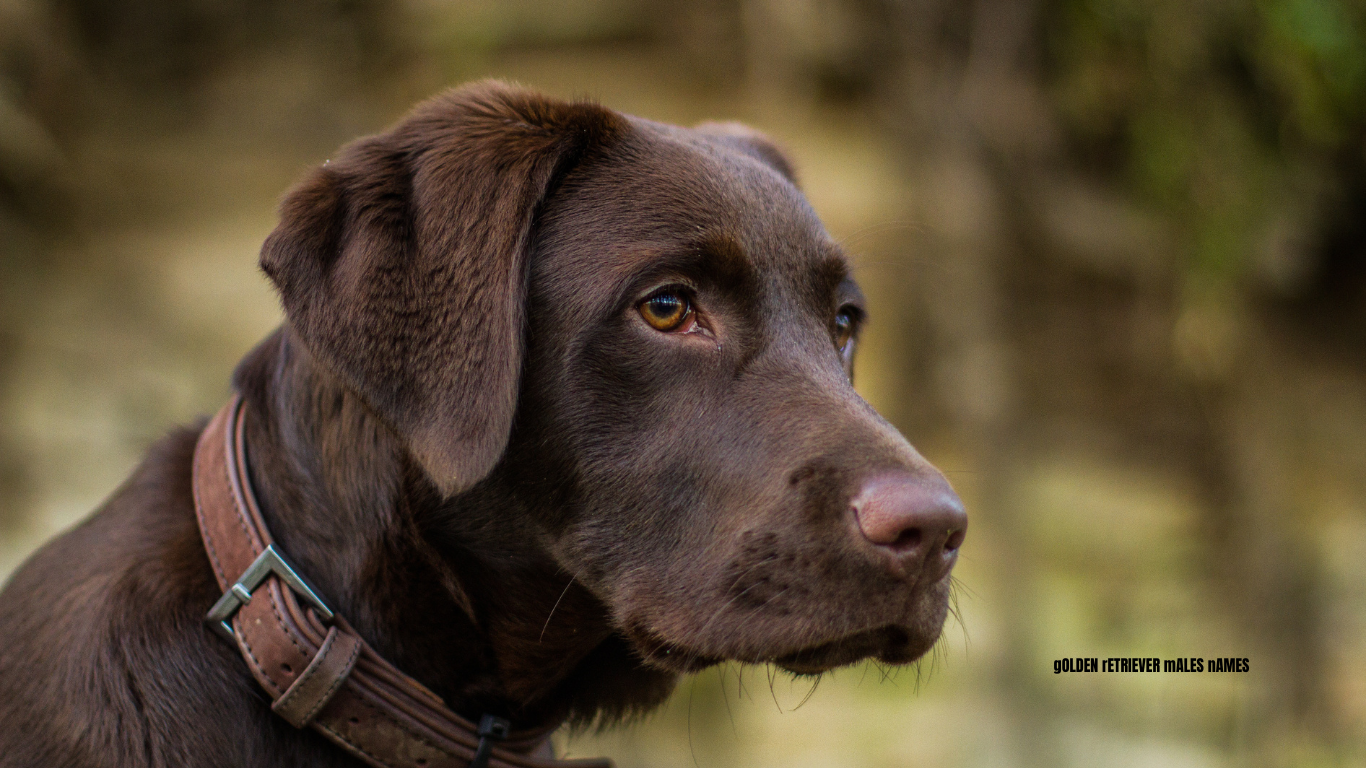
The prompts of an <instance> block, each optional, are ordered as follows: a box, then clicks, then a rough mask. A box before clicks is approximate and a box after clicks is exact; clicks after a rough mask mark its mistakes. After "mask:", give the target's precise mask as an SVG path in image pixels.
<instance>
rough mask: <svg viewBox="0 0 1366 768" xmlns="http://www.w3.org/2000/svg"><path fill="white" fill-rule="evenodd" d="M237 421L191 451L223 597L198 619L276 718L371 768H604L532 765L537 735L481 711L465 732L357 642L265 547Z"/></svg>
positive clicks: (431, 697)
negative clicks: (235, 655)
mask: <svg viewBox="0 0 1366 768" xmlns="http://www.w3.org/2000/svg"><path fill="white" fill-rule="evenodd" d="M244 413H245V405H244V403H243V401H242V398H241V396H239V395H234V396H233V398H232V400H230V401H229V402H228V404H227V405H225V406H224V407H223V410H221V411H219V412H218V415H217V416H215V417H214V418H213V420H212V421H210V422H209V425H208V427H206V428H205V430H204V432H203V434H202V435H200V437H199V444H198V445H197V446H196V447H195V453H194V507H195V515H196V517H197V518H198V520H199V532H200V534H201V535H202V536H203V538H204V548H205V549H206V550H207V551H208V554H209V561H210V563H212V564H213V572H214V576H216V577H217V578H218V586H219V587H220V588H221V589H222V590H223V596H222V597H221V598H219V599H218V602H217V603H215V604H214V606H213V608H212V609H211V610H210V611H209V614H208V616H207V617H206V620H207V621H208V622H209V625H210V627H211V628H212V629H213V630H214V631H216V632H217V633H218V634H220V635H222V636H223V637H224V638H226V639H228V640H230V641H231V642H233V643H234V644H235V645H236V646H237V647H238V649H239V650H240V651H241V653H242V656H243V658H244V659H245V660H246V662H247V665H248V666H249V667H250V668H251V672H252V675H253V676H254V677H255V678H256V681H257V682H258V683H260V685H261V687H262V688H264V689H265V691H266V693H268V694H269V695H270V698H271V699H272V701H273V703H272V704H271V709H272V710H274V711H275V713H276V714H278V715H280V716H281V717H283V718H284V719H286V720H288V721H289V722H290V724H292V725H293V726H294V727H295V728H305V727H308V728H312V729H314V730H316V731H318V732H319V733H321V734H322V735H323V736H326V737H327V738H328V739H330V740H332V741H333V742H335V743H336V744H338V745H339V746H341V747H342V748H344V749H346V750H347V751H348V752H350V753H351V754H353V755H355V756H356V757H358V758H360V759H361V760H363V761H365V762H366V763H368V764H370V765H372V766H375V767H376V768H470V767H471V766H477V768H484V767H485V766H488V768H612V763H611V761H610V760H551V759H543V758H538V757H531V756H530V755H529V754H527V753H529V752H531V751H533V750H538V748H539V751H540V752H542V753H545V754H548V753H549V750H548V748H547V745H548V742H547V736H548V732H547V731H545V730H539V731H536V732H530V733H515V732H513V733H510V732H509V730H510V727H509V724H508V723H507V721H505V720H500V719H498V718H495V717H492V716H488V715H486V716H485V717H484V721H483V722H482V723H480V725H479V727H476V726H475V725H474V724H473V723H471V722H470V721H468V720H466V719H464V718H463V717H461V716H460V715H457V714H456V713H454V712H452V711H451V710H450V709H448V708H447V707H446V705H445V704H444V703H443V702H442V700H441V699H440V698H439V697H438V696H437V695H436V694H434V693H432V692H431V691H429V690H427V689H426V688H425V687H423V686H422V684H421V683H418V682H417V681H416V680H414V679H412V678H411V677H408V676H407V675H405V674H403V673H402V672H400V671H399V670H398V669H397V668H395V667H394V666H393V665H392V664H390V663H389V662H387V661H385V660H384V658H382V657H381V656H380V655H379V654H378V653H376V652H375V650H374V649H373V648H371V647H370V646H369V645H368V644H366V642H365V640H363V639H362V638H361V637H360V635H359V634H357V632H356V631H355V629H353V628H352V627H351V625H350V624H348V623H347V622H346V619H344V618H342V617H341V616H339V615H337V614H336V613H334V612H333V611H332V609H331V608H329V607H328V606H327V602H326V601H325V600H324V599H323V598H322V596H321V595H320V594H319V592H318V591H317V590H316V589H314V588H313V587H311V586H310V585H309V584H308V581H307V580H306V579H305V578H304V577H303V576H302V575H301V574H300V573H299V571H298V569H296V568H294V567H293V566H292V565H291V564H290V562H289V560H288V559H287V558H286V557H285V556H284V554H283V553H282V552H281V551H280V549H279V547H278V546H276V545H275V543H274V541H273V540H272V539H271V536H270V532H269V531H268V530H267V529H266V525H265V521H264V520H263V519H262V517H261V511H260V509H259V508H258V506H257V504H256V496H255V494H254V493H253V492H252V488H251V480H250V478H249V477H248V475H247V462H246V446H245V443H244V440H243V426H242V423H243V415H244ZM300 598H302V599H303V603H304V604H301V603H300ZM305 604H306V606H307V607H305ZM494 742H498V745H497V746H495V744H494Z"/></svg>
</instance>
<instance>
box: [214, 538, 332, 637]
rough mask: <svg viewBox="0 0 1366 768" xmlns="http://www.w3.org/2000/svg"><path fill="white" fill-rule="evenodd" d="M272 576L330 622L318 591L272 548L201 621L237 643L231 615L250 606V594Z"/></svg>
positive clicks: (272, 546)
mask: <svg viewBox="0 0 1366 768" xmlns="http://www.w3.org/2000/svg"><path fill="white" fill-rule="evenodd" d="M272 575H274V576H278V577H279V578H280V581H282V582H284V583H285V586H287V587H289V588H290V589H292V590H294V594H296V595H298V596H299V597H302V598H303V599H304V600H307V601H308V603H309V604H310V605H312V606H313V608H314V609H315V610H316V611H317V612H318V614H319V616H321V617H322V620H323V621H331V620H332V615H333V614H332V609H331V608H328V607H327V603H325V602H323V599H322V598H321V597H319V596H318V593H317V591H316V590H314V589H313V588H312V587H311V586H309V585H308V582H307V581H304V577H302V576H300V575H299V572H298V571H296V570H294V567H293V566H292V565H290V563H289V561H288V560H286V559H285V556H284V555H282V554H280V551H279V550H277V549H276V548H275V545H274V544H270V545H268V546H267V547H266V548H265V551H263V552H262V553H261V554H260V555H258V556H257V557H256V559H255V560H253V561H252V563H251V565H249V566H247V569H246V570H245V571H243V572H242V575H241V576H239V577H238V579H237V581H235V582H233V584H232V586H230V587H228V589H227V591H226V592H224V593H223V596H222V597H220V598H218V602H216V603H214V604H213V607H212V608H210V609H209V613H208V615H207V616H205V617H204V620H205V621H207V622H208V623H209V627H210V628H212V629H213V631H215V632H217V633H218V634H219V635H220V636H222V637H223V638H224V639H226V640H228V641H229V642H236V640H237V636H236V634H235V633H234V632H233V631H232V616H233V614H235V613H237V609H238V608H241V607H242V606H244V605H246V604H247V603H249V602H251V595H252V592H255V591H256V588H257V587H259V586H261V584H262V583H263V582H264V581H265V580H266V579H268V578H270V577H271V576H272Z"/></svg>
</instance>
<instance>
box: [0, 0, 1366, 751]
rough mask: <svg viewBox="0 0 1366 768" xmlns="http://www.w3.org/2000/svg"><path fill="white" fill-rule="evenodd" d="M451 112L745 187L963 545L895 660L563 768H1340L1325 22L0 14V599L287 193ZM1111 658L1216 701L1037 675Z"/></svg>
mask: <svg viewBox="0 0 1366 768" xmlns="http://www.w3.org/2000/svg"><path fill="white" fill-rule="evenodd" d="M485 76H497V77H502V78H507V79H513V80H517V81H520V82H522V83H525V84H528V85H531V86H534V87H537V88H539V89H541V90H543V91H545V92H548V93H551V94H556V95H561V96H592V97H595V98H597V99H599V100H601V101H602V102H603V103H605V104H607V105H609V106H612V107H614V108H617V109H620V110H622V111H626V112H630V113H633V114H637V115H641V116H644V117H649V118H652V119H655V120H661V121H667V122H676V123H683V124H689V123H693V122H696V121H700V120H703V119H708V118H721V119H738V120H743V121H746V122H748V123H750V124H752V125H754V126H756V127H758V128H760V129H762V130H764V131H766V132H768V133H769V134H770V135H771V136H773V137H774V138H775V139H776V140H777V141H778V142H779V143H780V144H782V145H783V146H784V147H786V149H787V150H788V152H789V153H790V155H791V156H792V157H793V158H794V160H795V161H796V163H797V166H798V168H799V171H800V174H801V177H802V181H803V186H804V188H805V189H806V191H807V194H808V195H809V197H810V199H811V201H812V203H813V204H814V206H815V207H816V209H817V210H818V211H819V212H820V214H821V215H822V216H823V218H824V219H825V221H826V223H827V225H828V227H829V229H830V230H831V232H832V233H833V234H834V235H835V237H836V238H838V239H839V240H840V241H841V242H843V243H844V245H845V247H846V248H847V249H848V250H849V251H850V252H851V253H852V254H853V256H854V258H855V260H856V263H857V266H858V275H859V277H860V279H861V281H862V284H863V286H864V288H865V290H866V291H867V293H868V294H869V300H870V305H871V310H872V316H873V325H872V327H871V329H870V330H869V332H868V334H867V336H866V343H865V344H864V345H863V347H862V350H861V353H860V359H859V370H858V383H859V388H860V389H861V390H862V391H863V393H864V395H865V397H867V398H868V399H869V400H870V401H871V402H872V403H873V404H874V405H876V406H877V407H878V408H879V409H880V410H881V411H882V413H884V414H886V415H887V416H888V417H889V418H890V419H891V420H892V421H893V422H895V423H896V424H897V425H898V426H899V427H900V428H901V429H902V431H903V432H905V433H906V434H907V436H908V437H910V438H911V440H912V441H913V442H915V443H916V444H917V445H918V446H919V447H920V448H921V449H922V451H923V452H924V453H925V454H926V455H927V456H928V457H929V458H930V459H931V460H933V461H934V462H936V463H937V464H938V465H939V466H941V467H942V468H944V469H945V471H946V472H947V474H948V476H949V477H950V478H951V479H952V481H953V482H954V483H955V485H956V486H957V487H958V488H959V489H960V491H961V492H962V494H963V496H964V498H965V499H966V500H967V502H968V505H969V509H970V513H971V515H972V519H973V523H972V531H971V534H972V535H971V536H970V537H969V539H968V541H967V545H966V547H965V549H964V550H963V555H962V560H961V561H960V564H959V566H958V571H957V576H958V579H959V581H960V584H959V586H958V589H957V601H958V608H959V613H960V616H961V621H954V620H951V621H950V623H949V624H948V626H947V627H946V630H945V636H944V640H943V642H942V643H941V645H940V646H939V648H938V649H937V652H936V654H935V656H934V658H933V659H927V660H926V661H925V662H924V663H922V664H921V665H920V666H919V667H913V668H905V669H900V670H885V669H879V668H877V667H873V666H869V667H857V668H853V669H850V670H845V671H842V672H839V673H836V674H833V675H828V676H826V677H825V678H824V679H822V680H821V682H820V684H819V687H818V689H817V690H815V691H814V692H813V691H812V690H811V688H812V682H811V681H810V680H795V681H794V680H791V679H789V678H788V677H786V676H784V675H781V674H778V675H775V674H774V673H773V672H772V670H767V669H763V668H739V667H737V666H734V665H731V666H728V667H724V668H721V669H719V670H714V671H708V672H706V673H703V674H702V675H700V676H698V677H697V678H695V679H693V680H691V681H689V682H687V683H685V684H684V685H683V686H681V687H680V689H679V692H678V694H677V695H676V696H675V697H674V699H673V700H672V701H671V702H670V703H669V705H668V706H667V707H666V708H664V709H663V710H662V711H660V712H659V713H658V714H656V715H655V716H653V717H651V718H650V719H648V720H647V721H646V722H644V723H641V724H638V725H637V726H635V727H632V728H627V729H617V730H612V731H608V732H606V733H603V734H580V735H569V734H562V735H561V736H560V737H557V738H560V739H561V742H562V745H563V746H564V747H566V748H567V749H568V751H569V752H570V754H573V755H586V754H590V753H591V754H601V753H606V754H609V755H611V756H613V757H615V758H616V759H617V760H618V761H619V764H620V765H621V766H623V768H633V767H635V766H652V767H655V768H671V767H672V766H678V767H679V768H684V767H686V766H697V767H698V768H710V767H713V766H718V767H721V766H775V767H776V766H783V767H784V768H793V767H799V766H813V767H814V766H821V767H822V768H836V767H838V766H859V767H860V768H863V767H868V768H877V767H880V766H897V767H911V766H1049V767H1050V768H1051V767H1053V766H1179V767H1185V766H1190V767H1192V768H1194V767H1196V766H1349V765H1357V766H1360V765H1366V5H1363V3H1362V2H1360V1H1359V0H1184V1H1183V0H790V1H785V0H674V1H673V2H662V1H660V0H607V1H605V2H587V1H586V0H574V1H570V2H549V1H548V0H519V1H517V2H513V1H511V0H502V1H499V0H472V1H471V2H459V3H455V2H452V3H443V2H438V0H299V1H297V2H271V1H269V0H50V1H49V2H40V1H39V0H0V254H2V256H0V576H3V575H5V574H8V573H9V572H10V571H12V570H13V568H14V567H16V566H17V565H18V563H19V562H21V561H22V559H23V558H24V557H25V555H26V554H27V553H28V552H30V551H31V550H32V549H33V548H34V547H35V546H37V545H38V544H39V543H40V542H41V541H43V540H45V539H47V538H49V537H51V536H52V535H54V534H55V533H57V532H58V531H61V530H62V529H64V528H66V527H67V526H69V525H71V524H72V523H73V522H75V521H76V520H79V519H80V518H82V517H83V516H84V515H86V514H87V513H88V512H89V511H90V510H91V509H92V508H94V506H95V505H96V504H97V503H98V502H99V501H100V499H101V498H103V497H104V496H105V495H107V494H108V493H109V492H110V491H111V490H112V489H113V488H114V487H115V486H116V485H117V484H118V483H119V482H120V481H121V480H122V478H123V477H124V476H125V475H126V474H127V473H128V472H129V470H130V469H131V468H132V466H133V465H134V464H135V463H136V462H137V461H138V459H139V457H140V455H141V454H142V452H143V450H144V449H145V448H146V446H147V445H148V444H149V443H150V442H151V441H153V440H155V439H157V438H158V437H159V436H160V435H161V434H163V433H165V431H166V430H167V429H169V428H170V427H171V426H172V425H174V424H177V423H183V422H187V421H189V420H191V419H193V418H195V417H196V416H197V415H199V414H207V413H210V412H212V411H214V410H215V409H217V407H218V406H219V405H220V404H221V403H222V401H223V400H224V398H225V397H226V396H227V394H228V385H227V382H228V376H229V372H230V371H231V368H232V366H233V365H234V364H235V362H236V361H237V359H238V358H239V357H240V356H241V355H242V354H243V353H244V352H245V351H246V350H247V349H248V348H249V347H250V346H251V345H252V344H253V343H254V342H255V341H256V340H257V339H259V338H260V337H261V336H263V335H264V334H265V333H266V332H268V331H269V330H270V329H271V328H272V327H274V326H275V325H276V324H277V323H278V322H279V320H280V312H279V309H278V306H277V303H276V301H275V298H274V296H273V294H272V292H271V290H270V288H269V286H268V285H267V283H266V281H265V279H264V278H263V277H262V275H261V274H260V273H259V272H258V271H257V270H256V266H255V264H256V254H257V249H258V248H259V244H260V242H261V240H262V239H263V238H264V237H265V235H266V234H267V232H269V231H270V229H271V227H272V226H273V220H274V213H273V209H274V205H275V203H276V201H277V199H278V198H279V196H280V194H281V193H282V191H283V190H284V189H285V188H286V187H287V186H288V184H289V183H290V181H291V180H292V179H294V178H296V177H297V176H299V175H300V174H301V173H302V172H303V171H304V170H305V169H307V168H308V167H310V166H312V165H315V164H317V163H319V162H321V161H322V160H324V159H325V158H327V157H328V155H329V153H330V152H332V151H333V150H334V149H335V148H336V147H337V146H338V145H340V144H341V143H343V142H345V141H347V140H348V139H350V138H353V137H355V136H358V135H361V134H364V133H367V132H373V131H376V130H379V129H381V128H382V127H384V126H385V125H387V124H388V123H389V122H391V121H392V120H394V119H396V118H397V117H398V116H399V115H401V114H402V113H403V111H404V110H405V109H406V108H407V107H409V106H410V105H411V104H412V103H414V102H415V101H417V100H418V99H420V98H423V97H425V96H427V95H430V94H432V93H434V92H435V91H437V90H439V89H440V88H443V87H445V86H447V85H452V84H457V83H460V82H463V81H465V80H469V79H473V78H478V77H485ZM1120 655H1122V656H1160V657H1167V658H1172V657H1178V656H1199V657H1204V658H1209V657H1217V656H1239V657H1247V658H1249V659H1250V665H1251V671H1250V672H1249V673H1246V674H1212V673H1204V674H1184V675H1183V674H1146V675H1132V674H1131V675H1125V674H1090V675H1057V676H1055V675H1054V674H1053V673H1052V660H1053V659H1055V658H1059V657H1064V656H1099V657H1106V656H1120Z"/></svg>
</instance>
